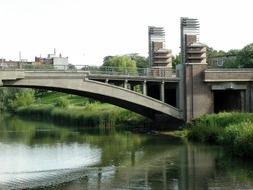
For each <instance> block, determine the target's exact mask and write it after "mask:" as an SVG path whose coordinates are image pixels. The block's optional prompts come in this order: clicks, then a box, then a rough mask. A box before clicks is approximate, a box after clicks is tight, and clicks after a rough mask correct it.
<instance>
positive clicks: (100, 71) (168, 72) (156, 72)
mask: <svg viewBox="0 0 253 190" xmlns="http://www.w3.org/2000/svg"><path fill="white" fill-rule="evenodd" d="M17 69H22V70H43V71H70V72H71V71H73V72H77V71H88V72H89V74H91V75H116V76H150V77H172V76H175V72H174V71H173V69H172V68H166V67H153V68H129V67H123V68H122V67H107V66H90V65H71V64H69V65H49V64H37V65H33V64H23V63H17V64H16V65H14V64H13V65H0V70H17Z"/></svg>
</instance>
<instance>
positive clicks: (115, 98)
mask: <svg viewBox="0 0 253 190" xmlns="http://www.w3.org/2000/svg"><path fill="white" fill-rule="evenodd" d="M0 81H1V86H4V87H24V88H39V89H47V90H53V91H60V92H66V93H70V94H76V95H80V96H85V97H90V98H94V99H97V100H100V101H102V102H108V103H111V104H114V105H117V106H120V107H123V108H126V109H129V110H131V111H134V112H137V113H139V114H141V115H144V116H147V117H149V118H152V119H154V118H156V117H160V116H166V117H169V118H174V119H177V120H182V119H183V118H182V115H181V113H180V111H179V109H178V108H176V107H174V106H172V105H169V104H168V103H166V102H165V95H164V94H165V84H166V85H167V83H171V84H172V86H173V85H174V84H175V83H177V82H178V79H177V78H176V77H172V78H165V77H150V76H129V75H118V76H112V75H98V74H90V72H88V71H81V70H73V71H71V70H21V69H19V70H0ZM115 84H117V85H119V86H116V85H115ZM121 84H122V85H121ZM136 84H142V93H137V92H135V91H133V90H131V88H132V86H133V85H136ZM155 84H156V85H158V84H159V85H160V86H162V87H163V88H161V90H160V92H161V93H162V94H163V95H160V94H159V93H158V94H159V95H158V99H155V98H153V97H152V96H153V95H154V93H153V94H151V96H148V94H149V92H150V88H153V87H154V86H155ZM120 85H121V86H120ZM128 88H130V89H128ZM155 95H156V94H155ZM160 99H161V100H160Z"/></svg>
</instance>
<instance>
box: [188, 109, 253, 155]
mask: <svg viewBox="0 0 253 190" xmlns="http://www.w3.org/2000/svg"><path fill="white" fill-rule="evenodd" d="M186 130H187V134H188V135H187V136H188V138H189V139H190V140H194V141H198V142H205V143H210V144H218V145H224V146H226V147H228V150H230V151H231V152H232V153H233V154H235V155H238V156H242V157H251V158H252V157H253V114H252V113H236V112H232V113H219V114H211V115H205V116H203V117H200V118H198V119H195V120H194V121H192V123H191V124H190V125H189V126H187V129H186Z"/></svg>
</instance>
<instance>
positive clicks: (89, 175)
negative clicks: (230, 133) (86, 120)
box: [0, 117, 253, 190]
mask: <svg viewBox="0 0 253 190" xmlns="http://www.w3.org/2000/svg"><path fill="white" fill-rule="evenodd" d="M0 120H1V121H0V153H1V154H0V163H1V164H0V189H22V188H28V187H29V188H34V189H40V188H41V187H46V189H51V190H79V189H159V190H160V189H164V190H165V189H172V190H176V189H182V190H184V189H186V190H197V189H252V187H253V183H252V180H253V176H252V172H251V171H253V170H252V169H253V166H252V165H251V163H247V162H245V161H244V162H243V163H242V162H240V161H238V160H231V159H228V158H227V157H226V155H225V154H224V153H223V151H222V149H221V148H217V147H210V146H203V145H192V144H189V143H184V142H181V141H180V140H178V139H172V138H169V137H164V136H147V135H139V134H132V133H130V132H126V131H117V130H115V129H110V130H106V129H101V128H100V129H99V128H96V129H85V128H83V129H74V128H62V127H57V126H54V125H50V124H45V123H39V122H25V121H22V120H19V119H15V118H14V119H10V118H7V117H2V118H1V119H0Z"/></svg>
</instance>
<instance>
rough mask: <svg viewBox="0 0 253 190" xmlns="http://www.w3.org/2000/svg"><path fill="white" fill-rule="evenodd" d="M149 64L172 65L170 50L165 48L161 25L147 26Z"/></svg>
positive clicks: (158, 65)
mask: <svg viewBox="0 0 253 190" xmlns="http://www.w3.org/2000/svg"><path fill="white" fill-rule="evenodd" d="M148 41H149V66H150V67H170V68H171V67H172V54H171V50H169V49H166V48H165V32H164V29H163V28H162V27H154V26H149V27H148Z"/></svg>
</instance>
